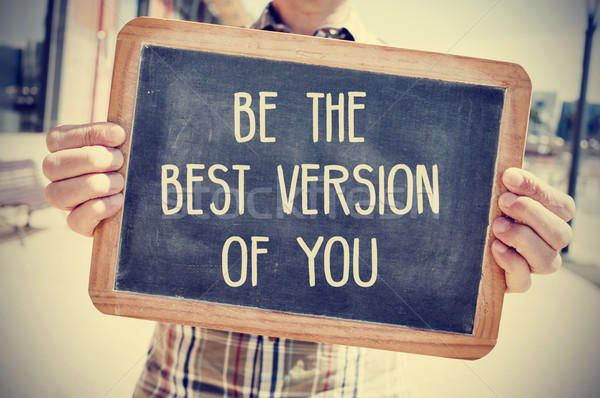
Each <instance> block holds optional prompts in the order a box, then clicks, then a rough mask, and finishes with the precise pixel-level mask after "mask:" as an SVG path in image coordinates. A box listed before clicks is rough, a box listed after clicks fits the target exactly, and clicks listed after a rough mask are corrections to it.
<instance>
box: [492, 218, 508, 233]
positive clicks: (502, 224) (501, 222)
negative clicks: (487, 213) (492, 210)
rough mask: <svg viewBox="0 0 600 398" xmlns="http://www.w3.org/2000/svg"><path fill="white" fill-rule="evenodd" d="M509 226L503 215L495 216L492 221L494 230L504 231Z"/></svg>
mask: <svg viewBox="0 0 600 398" xmlns="http://www.w3.org/2000/svg"><path fill="white" fill-rule="evenodd" d="M509 227H510V221H508V220H507V219H506V218H505V217H500V218H497V219H496V221H494V232H500V233H502V232H506V230H508V228H509Z"/></svg>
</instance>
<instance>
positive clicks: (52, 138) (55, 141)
mask: <svg viewBox="0 0 600 398" xmlns="http://www.w3.org/2000/svg"><path fill="white" fill-rule="evenodd" d="M60 128H61V126H56V127H54V128H53V129H51V130H50V131H49V132H48V134H46V148H48V150H49V151H50V152H56V151H57V150H58V149H59V148H60V145H59V142H60Z"/></svg>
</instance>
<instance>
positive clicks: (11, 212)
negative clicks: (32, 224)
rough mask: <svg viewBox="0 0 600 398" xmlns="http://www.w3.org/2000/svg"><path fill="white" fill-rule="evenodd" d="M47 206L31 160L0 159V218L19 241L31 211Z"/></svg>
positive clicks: (42, 187) (22, 241) (37, 173)
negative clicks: (12, 230)
mask: <svg viewBox="0 0 600 398" xmlns="http://www.w3.org/2000/svg"><path fill="white" fill-rule="evenodd" d="M48 206H49V205H48V203H47V202H46V200H45V199H44V185H43V184H42V181H41V180H40V176H39V171H38V168H37V165H36V164H35V162H34V161H33V160H31V159H25V160H14V161H0V220H1V221H2V222H4V223H5V224H8V225H10V226H12V227H13V228H14V229H15V232H16V233H17V235H18V236H19V239H20V240H21V244H24V239H25V227H27V226H28V225H29V221H30V216H31V213H32V212H33V211H35V210H38V209H42V208H44V207H48Z"/></svg>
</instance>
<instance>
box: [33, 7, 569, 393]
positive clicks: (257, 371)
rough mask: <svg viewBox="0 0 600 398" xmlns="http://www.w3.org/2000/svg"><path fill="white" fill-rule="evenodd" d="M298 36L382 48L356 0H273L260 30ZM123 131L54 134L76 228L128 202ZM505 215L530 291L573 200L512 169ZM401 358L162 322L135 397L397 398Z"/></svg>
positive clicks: (58, 181) (521, 277) (50, 195)
mask: <svg viewBox="0 0 600 398" xmlns="http://www.w3.org/2000/svg"><path fill="white" fill-rule="evenodd" d="M253 28H255V29H265V30H276V31H283V32H290V33H298V34H308V35H316V36H322V37H331V38H334V39H341V40H356V41H362V42H367V43H375V44H377V43H380V42H379V41H378V40H377V38H375V37H374V36H372V35H371V34H369V33H368V32H367V31H366V30H365V28H364V26H363V25H362V22H361V21H360V19H359V18H358V16H357V15H356V13H355V11H354V9H353V8H352V6H351V5H350V1H349V0H273V2H272V3H271V4H270V5H269V6H268V7H267V8H266V9H265V11H264V13H263V15H262V16H261V17H260V18H259V20H258V21H257V22H256V23H255V25H254V26H253ZM124 139H125V134H124V132H123V129H121V128H120V127H119V126H116V125H114V124H111V123H95V124H89V125H82V126H59V127H57V128H55V129H53V130H52V131H50V133H49V134H48V137H47V144H48V149H49V150H50V152H51V154H50V155H48V156H47V157H46V159H45V161H44V165H43V169H44V173H45V174H46V176H47V177H48V178H49V179H50V180H51V181H52V183H51V184H50V185H49V186H48V188H47V190H46V197H47V200H48V202H49V203H51V204H52V205H54V206H56V207H59V208H62V209H65V210H69V211H70V214H69V216H68V223H69V226H70V227H71V229H73V230H74V231H75V232H78V233H80V234H83V235H88V236H91V235H92V234H93V231H94V228H95V227H96V226H97V225H98V223H99V222H100V221H101V220H103V219H104V218H107V217H110V216H111V215H113V214H115V213H117V212H118V211H119V210H120V209H121V207H122V205H123V195H122V193H121V191H122V190H123V184H124V182H123V178H122V177H121V175H120V174H118V173H116V170H118V169H119V168H120V167H121V165H122V163H123V155H122V154H121V152H120V151H119V150H118V149H115V147H116V146H118V145H120V144H121V143H122V142H123V141H124ZM503 182H504V184H505V185H506V187H507V189H508V190H509V192H507V193H505V194H503V195H502V196H501V197H500V199H499V205H500V208H501V209H502V211H503V212H504V214H505V215H506V217H500V218H498V219H497V220H495V221H494V222H493V225H492V228H493V231H494V235H495V236H496V237H497V240H496V241H495V242H494V243H493V246H492V249H493V255H494V258H495V260H496V262H497V263H498V264H499V265H500V266H501V267H502V268H503V269H504V270H505V271H506V283H507V291H514V292H521V291H525V290H527V289H528V288H529V286H530V284H531V276H530V274H531V273H542V274H543V273H551V272H553V271H555V270H556V269H558V268H559V267H560V265H561V257H560V250H561V249H562V248H563V247H565V246H566V245H567V244H568V243H569V242H570V240H571V238H572V231H571V228H570V227H569V225H568V224H567V221H568V220H570V219H571V218H572V217H573V215H574V211H575V207H574V202H573V200H572V199H571V198H570V197H568V196H567V195H565V194H564V193H562V192H560V191H558V190H556V189H554V188H551V187H550V186H548V185H546V184H544V183H543V182H542V181H540V180H539V179H538V178H536V177H535V176H533V175H532V174H530V173H528V172H526V171H523V170H519V169H509V170H507V171H506V172H505V173H504V175H503ZM401 362H402V356H401V355H400V354H396V353H391V352H381V351H375V350H368V349H361V348H355V347H344V346H335V345H328V344H317V343H307V342H300V341H293V340H285V339H276V338H270V337H266V336H254V335H245V334H238V333H228V332H219V331H213V330H207V329H200V328H194V327H189V326H181V325H170V324H159V325H158V326H157V329H156V332H155V335H154V338H153V341H152V346H151V348H150V351H149V355H148V361H147V363H146V369H145V371H144V373H143V375H142V377H141V378H140V382H139V383H138V387H137V389H136V396H140V397H142V396H196V395H200V396H219V397H222V396H238V394H243V395H251V396H258V395H259V393H267V394H269V395H271V394H273V395H276V396H288V397H294V396H297V397H304V396H325V395H327V394H329V396H343V395H345V396H360V397H364V396H374V397H386V396H398V395H401V393H402V392H403V391H404V386H405V382H404V380H403V377H404V373H403V371H402V370H401V369H400V366H399V364H400V363H401Z"/></svg>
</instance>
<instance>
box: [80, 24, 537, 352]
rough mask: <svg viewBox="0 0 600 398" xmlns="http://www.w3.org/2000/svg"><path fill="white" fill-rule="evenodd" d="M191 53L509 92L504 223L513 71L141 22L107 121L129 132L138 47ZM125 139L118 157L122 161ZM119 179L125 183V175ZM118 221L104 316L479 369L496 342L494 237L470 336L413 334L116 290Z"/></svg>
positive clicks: (512, 137) (107, 228) (107, 251)
mask: <svg viewBox="0 0 600 398" xmlns="http://www.w3.org/2000/svg"><path fill="white" fill-rule="evenodd" d="M147 44H151V45H159V46H168V47H174V48H185V49H192V50H194V49H196V50H202V51H212V52H218V53H223V54H233V55H242V56H250V57H257V58H265V59H272V60H284V61H291V62H298V63H309V64H315V65H325V66H332V67H339V68H348V69H356V70H366V71H371V72H376V73H387V74H396V75H403V76H411V77H419V78H427V79H434V80H440V81H452V82H463V83H472V84H478V85H485V86H492V87H501V88H504V89H505V101H504V110H503V114H502V120H501V126H500V134H499V145H498V155H497V161H496V170H495V179H494V180H495V181H494V186H493V193H492V197H491V198H490V203H491V211H490V220H493V219H495V218H496V217H498V216H499V215H500V211H499V209H498V206H497V203H496V202H497V198H498V196H499V195H500V194H501V193H502V192H504V190H505V189H504V187H503V185H502V183H501V180H500V176H501V174H502V172H503V171H504V170H506V169H507V168H508V167H514V166H520V165H521V163H522V157H523V150H524V143H525V134H526V126H527V120H528V115H529V101H530V96H531V84H530V81H529V78H528V76H527V74H526V73H525V71H524V70H523V69H522V68H521V67H520V66H518V65H514V64H509V63H503V62H497V61H489V60H481V59H473V58H466V57H459V56H452V55H442V54H436V53H426V52H419V51H413V50H404V49H397V48H391V47H383V46H372V45H363V44H358V43H349V42H343V41H337V40H325V39H320V38H313V37H305V36H297V35H291V34H279V33H273V32H262V31H254V30H248V29H240V28H230V27H223V26H215V25H205V24H199V23H190V22H181V21H167V20H159V19H151V18H137V19H135V20H133V21H131V22H130V23H129V24H127V25H126V26H125V27H124V28H123V29H122V31H121V32H120V33H119V36H118V43H117V49H116V56H115V66H114V70H115V73H114V74H113V83H112V91H111V100H110V108H109V114H108V120H109V121H112V122H115V123H118V124H119V125H121V126H123V128H124V129H125V131H126V132H128V133H130V132H131V131H132V127H133V126H132V124H133V120H134V110H135V101H136V93H137V80H138V73H139V67H140V53H141V49H142V47H143V46H144V45H147ZM129 145H130V134H128V138H127V140H126V142H125V143H124V144H123V146H122V147H121V150H122V151H123V152H124V153H125V155H126V156H127V154H128V152H129ZM120 172H121V173H122V174H123V175H124V176H125V175H127V165H125V166H124V167H123V169H122V170H120ZM120 231H121V215H120V214H118V215H116V216H113V217H111V218H110V219H108V220H105V221H104V222H103V223H102V224H101V225H100V226H99V227H98V228H97V229H96V232H95V236H94V248H93V255H92V266H91V272H90V284H89V294H90V297H91V299H92V301H93V303H94V305H95V306H96V307H97V308H98V309H99V310H100V311H102V312H104V313H107V314H113V315H122V316H129V317H135V318H143V319H152V320H156V321H164V322H173V323H181V324H190V325H199V326H203V327H208V328H214V329H221V330H234V331H238V332H244V333H254V334H263V335H270V336H279V337H286V338H293V339H297V340H307V341H319V342H324V343H334V344H345V345H358V346H364V347H371V348H378V349H387V350H395V351H404V352H412V353H420V354H427V355H436V356H444V357H451V358H462V359H476V358H480V357H482V356H483V355H485V354H486V353H488V352H489V351H490V350H491V349H492V348H493V347H494V345H495V343H496V339H497V336H498V329H499V323H500V315H501V309H502V301H503V296H504V289H505V281H504V275H503V272H502V270H501V269H500V268H499V267H498V266H497V265H495V263H494V261H493V258H492V256H491V254H490V245H491V242H492V241H493V239H492V233H491V230H490V229H489V228H488V237H487V243H486V249H485V253H484V259H483V264H482V278H481V282H480V287H479V297H478V301H477V312H476V317H475V323H474V327H473V333H472V334H471V335H465V334H457V333H447V332H436V331H431V330H422V329H411V328H408V327H403V326H391V325H382V324H374V323H368V322H361V321H351V320H346V319H336V318H328V317H320V316H303V315H297V314H288V313H281V312H275V311H266V310H260V309H253V308H246V307H244V308H240V307H237V306H232V305H226V304H209V303H204V302H199V301H194V300H185V299H181V298H177V297H162V296H152V295H144V294H136V293H126V292H119V291H115V290H114V285H115V276H116V272H117V270H116V264H117V258H118V250H119V249H118V248H119V239H120V236H119V235H120Z"/></svg>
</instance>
